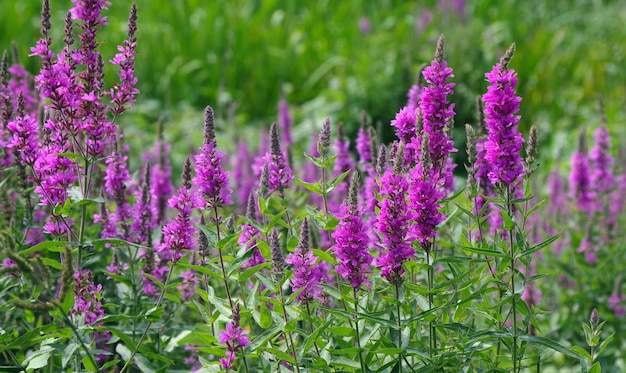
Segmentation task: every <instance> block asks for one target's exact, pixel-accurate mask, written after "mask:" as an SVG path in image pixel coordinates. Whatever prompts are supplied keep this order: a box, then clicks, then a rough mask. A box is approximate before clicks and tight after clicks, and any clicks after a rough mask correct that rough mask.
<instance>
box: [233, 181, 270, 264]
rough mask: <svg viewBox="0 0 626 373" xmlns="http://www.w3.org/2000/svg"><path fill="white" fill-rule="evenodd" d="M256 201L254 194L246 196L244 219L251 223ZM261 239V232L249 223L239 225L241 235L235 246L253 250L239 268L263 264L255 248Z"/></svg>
mask: <svg viewBox="0 0 626 373" xmlns="http://www.w3.org/2000/svg"><path fill="white" fill-rule="evenodd" d="M256 215H257V214H256V201H255V198H254V194H252V193H250V195H249V196H248V207H247V209H246V218H248V220H250V221H251V222H256V219H257V216H256ZM260 239H261V232H260V231H259V229H258V228H257V227H256V226H254V225H253V224H251V223H248V222H245V223H243V224H242V225H241V235H240V236H239V239H238V240H237V244H239V245H245V247H246V249H248V250H249V249H251V248H253V249H254V252H253V253H252V256H251V257H250V259H248V261H247V262H245V263H244V264H243V265H242V266H241V268H247V267H253V266H255V265H259V264H261V263H264V262H265V258H264V257H263V255H261V251H260V250H259V248H258V247H257V240H260Z"/></svg>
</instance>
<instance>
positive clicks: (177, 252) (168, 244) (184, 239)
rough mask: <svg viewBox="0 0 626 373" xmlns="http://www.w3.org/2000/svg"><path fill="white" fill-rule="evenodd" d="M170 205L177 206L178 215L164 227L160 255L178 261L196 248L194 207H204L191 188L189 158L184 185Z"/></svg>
mask: <svg viewBox="0 0 626 373" xmlns="http://www.w3.org/2000/svg"><path fill="white" fill-rule="evenodd" d="M167 204H168V206H170V207H172V208H175V209H176V210H177V211H178V215H177V216H176V218H175V219H174V220H172V221H171V222H169V223H168V224H167V225H166V226H165V227H163V230H162V233H163V237H164V242H163V245H162V246H161V247H160V250H159V252H158V253H159V255H160V256H161V258H163V259H165V260H172V261H173V262H178V261H179V260H180V258H182V257H183V256H184V253H185V252H186V251H191V250H195V248H196V240H195V234H196V228H195V227H194V226H193V224H194V222H193V220H192V219H191V212H192V210H193V209H194V208H203V207H204V201H203V200H202V197H200V196H199V195H198V194H197V193H195V192H194V191H193V190H192V189H191V161H190V160H189V158H187V161H186V162H185V167H184V169H183V186H182V187H180V188H179V189H178V192H177V193H176V194H175V195H174V196H173V197H172V198H170V199H169V201H167Z"/></svg>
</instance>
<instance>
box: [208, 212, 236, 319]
mask: <svg viewBox="0 0 626 373" xmlns="http://www.w3.org/2000/svg"><path fill="white" fill-rule="evenodd" d="M213 213H214V216H215V230H216V232H217V242H220V240H221V239H222V238H221V237H220V221H219V216H218V214H217V206H213ZM217 251H218V252H219V253H220V266H221V267H222V275H223V276H224V285H225V286H226V295H227V296H228V303H229V304H230V309H231V310H232V309H235V307H234V305H233V298H232V297H231V295H230V288H229V287H228V276H226V267H225V266H224V256H223V255H222V247H221V246H220V247H218V248H217Z"/></svg>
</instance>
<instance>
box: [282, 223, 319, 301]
mask: <svg viewBox="0 0 626 373" xmlns="http://www.w3.org/2000/svg"><path fill="white" fill-rule="evenodd" d="M316 260H317V256H315V255H314V254H313V253H312V252H311V250H310V248H309V221H308V219H307V218H304V220H303V221H302V228H301V232H300V243H299V244H298V246H297V247H296V249H295V250H294V252H293V253H292V254H289V256H287V258H286V259H285V263H287V264H291V265H293V278H292V279H291V290H292V291H293V292H294V293H296V292H299V291H301V292H300V294H298V295H297V296H296V299H297V300H298V301H300V302H302V303H308V302H310V301H311V300H313V299H318V300H322V285H321V284H320V280H321V278H322V273H321V271H320V268H319V266H318V265H316V264H315V262H316Z"/></svg>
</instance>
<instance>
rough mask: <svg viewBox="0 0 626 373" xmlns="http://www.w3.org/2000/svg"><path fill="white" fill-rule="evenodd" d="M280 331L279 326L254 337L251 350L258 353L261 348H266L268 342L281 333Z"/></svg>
mask: <svg viewBox="0 0 626 373" xmlns="http://www.w3.org/2000/svg"><path fill="white" fill-rule="evenodd" d="M280 332H281V331H280V329H279V328H278V326H275V327H273V328H271V329H267V330H266V331H264V332H263V333H261V334H259V335H257V336H256V337H254V339H253V340H252V341H251V342H250V347H249V348H250V350H251V351H256V350H257V349H258V348H259V347H261V346H264V345H265V344H266V343H267V341H269V340H270V339H272V338H273V337H274V336H275V335H276V334H278V333H280Z"/></svg>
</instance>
